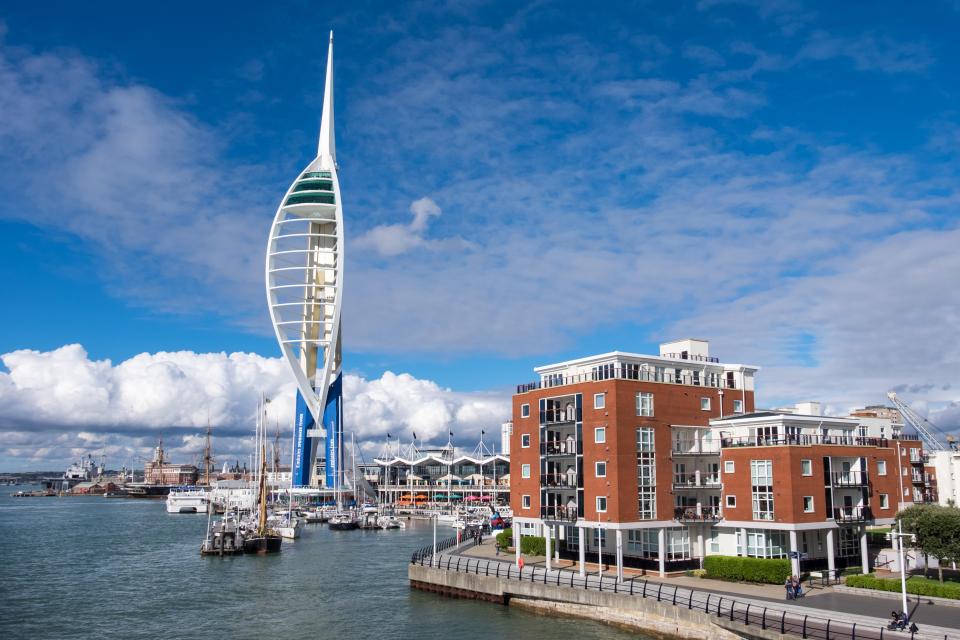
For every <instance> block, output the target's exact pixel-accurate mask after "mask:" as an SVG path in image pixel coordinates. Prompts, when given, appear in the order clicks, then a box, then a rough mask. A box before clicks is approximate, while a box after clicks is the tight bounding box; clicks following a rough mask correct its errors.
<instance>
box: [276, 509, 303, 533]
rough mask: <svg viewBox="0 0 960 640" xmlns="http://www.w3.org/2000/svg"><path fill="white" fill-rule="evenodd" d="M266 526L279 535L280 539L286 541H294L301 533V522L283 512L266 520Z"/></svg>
mask: <svg viewBox="0 0 960 640" xmlns="http://www.w3.org/2000/svg"><path fill="white" fill-rule="evenodd" d="M267 524H268V525H269V527H270V528H271V529H273V530H274V531H276V532H277V533H279V534H280V537H282V538H286V539H287V540H294V539H296V538H299V537H300V533H301V532H302V531H303V520H302V519H301V518H298V517H297V516H296V515H295V514H293V513H291V512H289V511H284V512H281V513H276V514H274V515H272V516H270V517H269V518H268V519H267Z"/></svg>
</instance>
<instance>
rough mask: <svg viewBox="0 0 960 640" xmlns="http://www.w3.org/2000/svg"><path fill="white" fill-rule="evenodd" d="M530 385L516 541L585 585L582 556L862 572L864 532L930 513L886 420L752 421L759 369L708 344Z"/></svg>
mask: <svg viewBox="0 0 960 640" xmlns="http://www.w3.org/2000/svg"><path fill="white" fill-rule="evenodd" d="M535 371H536V373H537V374H538V375H539V377H540V379H539V380H538V381H536V382H533V383H531V384H526V385H520V386H519V387H518V389H517V393H516V395H514V397H513V433H512V435H511V441H510V451H511V485H512V491H511V501H512V502H511V504H512V508H513V512H514V523H515V524H514V535H515V537H517V538H519V536H521V535H544V536H545V537H546V538H547V544H548V549H549V550H550V553H548V556H550V557H568V558H572V559H579V560H580V567H581V572H582V571H583V562H584V561H585V560H586V559H587V557H588V556H589V559H590V561H596V560H597V559H602V560H603V561H604V562H605V563H609V564H611V565H614V564H615V565H616V567H617V570H618V575H622V570H623V567H624V566H630V567H638V568H642V569H646V570H654V571H657V572H659V573H660V574H661V575H663V574H664V573H666V572H669V571H679V570H685V569H689V568H695V567H698V566H700V564H701V561H702V558H703V557H705V556H707V555H713V554H721V555H743V556H751V557H766V558H771V557H773V558H778V557H790V558H791V559H792V561H793V564H794V572H795V573H799V572H800V570H801V569H804V570H807V569H814V568H824V569H836V568H840V567H843V566H847V565H848V564H850V565H857V564H860V565H862V566H863V567H864V568H866V567H867V565H868V564H869V554H868V549H867V536H866V526H867V525H870V524H884V523H889V522H892V521H893V517H894V514H895V513H896V511H897V510H898V509H902V508H904V507H906V506H908V505H910V504H912V503H913V502H916V501H929V500H932V499H935V498H933V496H932V486H933V480H932V478H931V477H930V473H929V472H930V468H925V467H924V463H925V456H924V454H923V451H922V450H921V443H920V442H919V440H917V439H915V438H912V437H910V436H906V435H902V434H901V430H900V425H899V424H896V423H894V422H893V420H892V419H887V418H878V417H877V416H872V417H871V420H869V421H866V422H868V424H862V423H861V421H860V420H858V419H857V418H833V417H825V416H822V415H817V414H818V413H819V406H818V405H816V404H815V403H809V404H807V405H798V407H795V408H790V409H779V410H772V411H757V410H756V408H755V406H754V375H755V374H756V372H757V371H758V368H757V367H755V366H750V365H744V364H728V363H722V362H720V361H719V360H718V359H717V358H715V357H712V356H710V354H709V344H708V343H707V342H706V341H703V340H692V339H687V340H680V341H676V342H670V343H665V344H662V345H660V354H659V356H651V355H640V354H631V353H622V352H612V353H606V354H601V355H597V356H590V357H586V358H581V359H577V360H571V361H568V362H561V363H558V364H553V365H548V366H543V367H538V368H536V369H535ZM517 547H518V548H519V545H517ZM549 562H550V561H549V560H548V563H549Z"/></svg>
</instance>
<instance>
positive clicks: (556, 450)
mask: <svg viewBox="0 0 960 640" xmlns="http://www.w3.org/2000/svg"><path fill="white" fill-rule="evenodd" d="M581 453H583V443H582V442H579V441H578V442H571V443H567V441H565V440H559V441H556V440H552V441H550V442H543V443H541V444H540V455H542V456H574V455H577V454H581Z"/></svg>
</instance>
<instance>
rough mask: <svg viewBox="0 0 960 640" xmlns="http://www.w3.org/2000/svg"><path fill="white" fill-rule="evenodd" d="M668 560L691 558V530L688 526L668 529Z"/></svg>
mask: <svg viewBox="0 0 960 640" xmlns="http://www.w3.org/2000/svg"><path fill="white" fill-rule="evenodd" d="M665 533H666V538H667V540H666V542H667V560H689V559H690V530H689V529H687V528H686V527H684V528H682V529H667V530H666V532H665Z"/></svg>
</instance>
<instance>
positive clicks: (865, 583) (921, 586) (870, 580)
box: [847, 573, 960, 600]
mask: <svg viewBox="0 0 960 640" xmlns="http://www.w3.org/2000/svg"><path fill="white" fill-rule="evenodd" d="M847 586H848V587H859V588H861V589H874V590H876V591H892V592H894V593H896V592H898V591H900V580H898V579H896V578H892V579H890V578H878V577H877V576H875V575H873V574H872V573H871V574H866V575H861V576H850V577H849V578H847ZM907 593H912V594H914V595H918V596H932V597H935V598H952V599H954V600H960V584H956V583H950V582H945V583H943V584H940V583H939V582H934V581H933V580H918V579H915V578H910V579H908V580H907Z"/></svg>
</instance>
